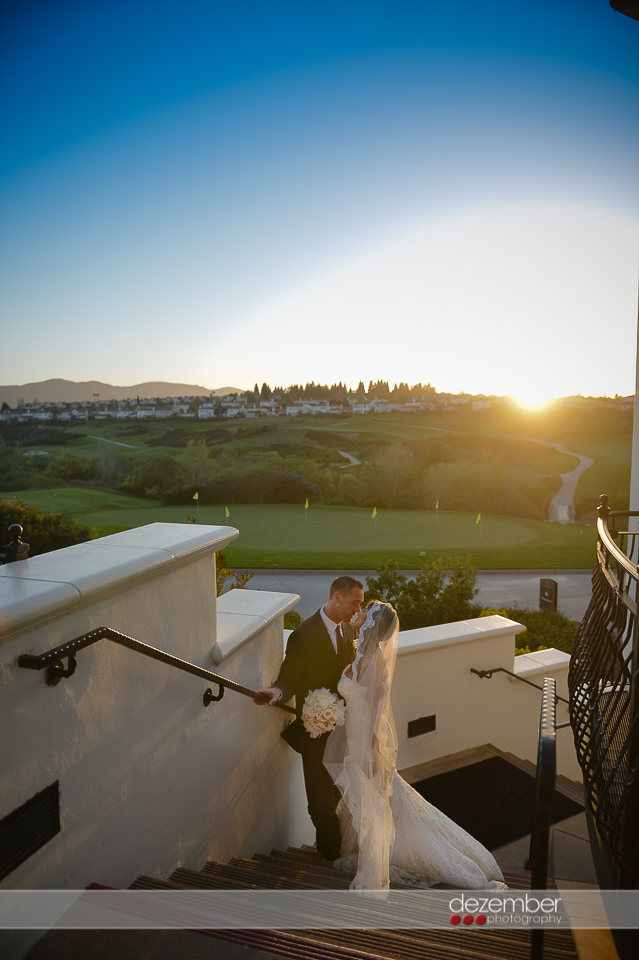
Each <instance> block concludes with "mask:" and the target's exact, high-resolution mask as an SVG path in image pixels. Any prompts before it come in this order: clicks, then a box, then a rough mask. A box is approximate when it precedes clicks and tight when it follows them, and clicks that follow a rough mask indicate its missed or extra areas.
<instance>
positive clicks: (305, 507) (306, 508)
mask: <svg viewBox="0 0 639 960" xmlns="http://www.w3.org/2000/svg"><path fill="white" fill-rule="evenodd" d="M304 509H305V510H308V497H307V498H306V503H305V504H304Z"/></svg>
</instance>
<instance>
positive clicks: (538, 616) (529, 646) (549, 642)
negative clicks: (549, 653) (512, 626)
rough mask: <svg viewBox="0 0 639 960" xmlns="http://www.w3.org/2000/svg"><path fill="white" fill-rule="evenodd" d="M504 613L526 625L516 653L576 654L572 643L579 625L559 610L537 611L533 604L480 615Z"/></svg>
mask: <svg viewBox="0 0 639 960" xmlns="http://www.w3.org/2000/svg"><path fill="white" fill-rule="evenodd" d="M494 614H501V616H502V617H508V619H509V620H516V621H517V622H518V623H523V624H524V626H525V627H526V631H525V633H520V634H518V636H517V640H516V643H517V646H516V648H515V655H516V656H519V655H520V654H522V653H534V652H535V650H547V649H548V648H549V647H554V648H555V650H563V651H564V653H572V645H573V642H574V639H575V634H576V633H577V626H578V624H576V623H575V621H574V620H569V619H568V617H566V616H564V614H563V613H560V612H559V611H558V610H535V609H533V608H532V607H504V608H502V609H501V610H488V609H486V610H482V611H481V612H480V613H479V616H480V617H491V616H493V615H494Z"/></svg>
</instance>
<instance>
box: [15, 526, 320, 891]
mask: <svg viewBox="0 0 639 960" xmlns="http://www.w3.org/2000/svg"><path fill="white" fill-rule="evenodd" d="M236 536H237V531H236V530H235V529H234V528H231V527H207V526H201V525H199V524H198V525H188V524H184V525H183V524H151V525H149V526H148V527H143V528H139V529H137V530H131V531H128V532H126V533H121V534H117V535H115V536H112V537H105V538H103V539H101V540H97V541H93V542H91V543H87V544H81V545H78V546H75V547H70V548H68V549H66V550H62V551H56V552H54V553H50V554H47V555H45V556H42V557H35V558H33V559H30V560H27V561H22V562H20V563H15V564H11V565H8V566H5V567H2V568H0V610H1V611H2V614H1V621H0V656H1V658H2V673H1V678H0V683H1V685H2V689H1V696H0V729H2V731H3V736H2V738H1V742H0V767H1V769H2V781H1V785H0V817H3V816H5V815H7V814H8V813H10V812H11V811H13V810H15V809H16V808H17V807H19V806H20V805H21V804H22V803H24V802H25V801H26V800H28V799H30V798H31V797H32V796H33V795H34V794H35V793H37V792H39V791H40V790H42V789H44V788H45V787H47V786H49V785H50V784H51V783H53V782H54V781H55V780H59V782H60V795H61V823H62V828H61V832H60V834H58V836H56V837H54V838H53V839H52V840H50V841H49V842H48V843H47V844H46V845H45V846H44V847H43V848H41V850H39V851H38V852H37V853H35V854H34V855H33V856H31V857H29V859H28V860H26V861H25V862H24V863H23V864H22V865H21V866H19V867H18V868H17V869H16V870H15V871H13V873H11V874H10V875H9V876H8V877H6V878H5V880H4V881H3V882H2V886H4V887H8V888H44V887H50V888H65V887H67V888H82V887H85V886H86V885H87V884H89V883H91V882H98V883H103V884H107V885H112V886H125V885H127V884H128V883H130V882H131V881H132V880H133V879H134V877H135V876H136V875H137V874H138V873H148V874H152V875H155V876H167V875H168V874H169V873H170V872H171V871H172V870H173V869H174V868H175V867H176V866H177V865H183V866H188V867H193V868H200V867H201V866H202V864H203V863H204V861H205V860H206V859H207V857H213V858H215V859H228V858H229V857H231V856H234V855H240V856H241V855H248V856H250V855H252V854H253V853H254V852H255V851H257V850H261V851H268V850H270V849H271V847H273V846H286V845H287V844H289V843H301V842H307V841H309V840H312V835H311V834H310V832H309V828H310V821H309V820H308V816H307V814H306V811H305V800H304V791H303V783H302V777H301V769H300V765H299V763H298V760H299V758H298V757H297V756H296V755H295V754H293V752H292V751H291V750H290V749H289V748H288V747H287V746H286V745H285V744H284V743H283V741H281V739H280V737H279V732H280V730H281V729H282V728H283V725H284V723H285V722H286V719H285V715H284V714H283V713H282V712H281V711H278V710H275V709H271V708H262V707H257V706H255V704H253V702H252V701H251V700H250V699H249V698H247V697H244V696H241V695H239V694H237V693H234V692H233V691H227V692H226V694H225V696H224V698H223V699H222V700H221V701H220V702H219V703H213V704H211V705H210V706H209V707H208V708H205V707H204V706H203V704H202V695H203V693H204V690H205V689H206V687H207V686H208V683H207V681H206V680H200V679H199V678H197V677H193V676H190V675H187V674H184V673H181V672H179V671H178V670H176V669H175V668H173V667H170V666H167V665H164V664H161V663H157V662H155V661H152V660H149V659H148V658H146V657H143V656H141V655H140V654H138V653H135V652H133V651H131V650H128V649H126V648H124V647H122V646H120V645H118V644H115V643H112V642H109V641H108V640H100V641H99V642H98V643H96V644H94V645H93V646H91V647H89V648H87V649H85V650H81V651H79V653H78V655H77V670H76V672H75V674H74V675H73V676H72V677H70V678H68V679H64V680H62V681H61V682H60V683H59V684H58V686H56V687H53V688H50V687H48V686H47V685H46V683H45V678H44V672H43V671H42V672H40V671H30V670H25V669H21V668H19V667H18V666H17V659H18V657H19V656H20V654H23V653H30V654H38V653H41V652H44V651H46V650H49V649H51V648H52V647H55V646H56V645H59V644H61V643H64V642H66V641H68V640H71V639H73V638H75V637H77V636H79V635H81V634H84V633H86V632H88V631H89V630H92V629H95V628H96V627H99V626H109V627H112V628H114V629H115V630H118V631H120V632H122V633H125V634H128V635H130V636H133V637H135V638H136V639H138V640H141V641H142V642H144V643H147V644H149V645H151V646H155V647H158V648H160V649H162V650H165V651H167V652H168V653H171V654H175V655H176V656H179V657H181V658H183V659H185V660H188V661H190V662H192V663H195V664H197V665H198V666H201V667H204V668H206V669H209V670H214V671H216V672H218V673H220V674H221V675H223V676H226V677H227V678H229V679H232V680H236V681H237V682H239V683H241V684H242V685H243V686H246V687H249V688H251V689H255V688H259V687H261V686H263V685H265V684H268V683H270V681H271V679H272V677H273V675H274V674H275V673H276V672H277V668H278V665H279V663H280V662H281V658H282V652H283V632H282V618H283V614H284V613H285V612H286V610H287V609H290V608H291V607H293V606H294V605H295V603H296V602H297V599H298V598H297V597H296V596H294V595H290V594H269V593H260V594H255V596H256V597H257V598H258V599H254V600H253V601H252V607H251V609H250V610H246V609H243V610H242V611H239V612H238V611H237V610H235V611H234V605H233V601H232V600H231V601H230V602H229V600H227V599H226V598H224V597H223V598H220V601H219V603H220V617H221V619H222V620H224V622H225V628H224V631H225V635H227V636H228V634H229V632H230V633H231V634H232V636H233V638H234V642H233V644H231V647H230V648H229V649H227V651H226V654H227V655H226V656H225V658H224V659H223V661H222V663H221V665H220V666H219V667H216V666H215V665H214V663H213V650H214V648H215V647H216V643H217V627H216V620H217V610H216V598H215V551H216V550H220V549H223V548H224V546H225V545H226V544H227V543H229V542H230V541H231V540H232V539H234V537H236ZM229 596H230V595H229ZM235 606H237V605H235ZM225 607H227V608H228V609H226V610H225ZM234 618H235V619H234ZM240 621H241V622H240ZM224 631H223V632H224ZM218 662H219V660H218Z"/></svg>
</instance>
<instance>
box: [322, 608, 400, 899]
mask: <svg viewBox="0 0 639 960" xmlns="http://www.w3.org/2000/svg"><path fill="white" fill-rule="evenodd" d="M398 633H399V622H398V619H397V614H396V613H395V611H394V610H393V608H392V607H391V606H390V605H389V604H383V603H375V604H373V605H372V606H371V607H369V610H368V614H367V619H366V621H365V623H364V624H363V626H362V628H361V630H360V641H359V643H358V645H357V654H356V657H355V660H354V662H353V664H352V668H351V670H352V676H348V671H347V672H346V675H344V676H343V677H342V679H341V680H340V683H339V687H338V689H339V692H340V693H341V694H342V696H343V697H344V699H345V700H346V702H347V710H346V722H345V724H344V726H341V727H335V729H334V730H333V732H332V733H331V735H330V737H329V738H328V742H327V744H326V750H325V752H324V765H325V766H326V767H327V769H328V771H329V773H330V774H331V776H332V778H333V780H334V781H335V783H336V785H337V787H338V789H339V791H340V793H341V794H342V797H343V801H342V804H341V806H342V807H344V806H346V808H347V811H348V813H349V814H350V818H351V821H352V827H351V828H350V829H349V830H348V831H347V832H346V836H345V837H344V842H343V847H342V854H343V855H345V854H346V855H348V854H353V853H355V852H356V851H357V856H358V862H357V875H356V877H355V880H354V881H353V883H352V884H351V886H352V887H353V889H360V890H380V889H388V883H389V862H390V852H391V850H392V847H393V842H394V839H395V828H394V824H393V815H392V811H391V806H390V798H391V794H392V790H393V776H394V774H395V769H396V762H397V737H396V735H395V726H394V723H393V715H392V710H391V706H390V689H391V683H392V680H393V671H394V669H395V659H396V657H397V636H398ZM340 813H341V815H342V816H341V820H342V824H344V821H345V817H344V814H345V813H346V810H344V809H342V810H341V811H340Z"/></svg>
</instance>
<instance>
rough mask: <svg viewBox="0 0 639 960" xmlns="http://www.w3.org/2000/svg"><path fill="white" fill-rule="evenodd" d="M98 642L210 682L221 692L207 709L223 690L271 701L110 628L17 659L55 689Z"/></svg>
mask: <svg viewBox="0 0 639 960" xmlns="http://www.w3.org/2000/svg"><path fill="white" fill-rule="evenodd" d="M98 640H112V641H113V642H114V643H119V644H121V645H122V646H123V647H128V649H129V650H135V652H136V653H141V654H143V655H144V656H145V657H150V658H151V659H152V660H159V661H160V662H161V663H166V664H168V665H169V666H170V667H177V669H178V670H183V671H184V672H185V673H191V674H193V676H195V677H201V678H202V679H203V680H209V681H211V683H214V684H216V686H217V687H218V690H219V693H217V694H216V695H214V694H213V691H212V690H211V689H210V687H209V689H208V690H206V692H205V694H204V696H203V698H202V699H203V703H204V706H205V707H208V705H209V704H210V703H212V702H213V701H217V700H221V699H222V697H223V696H224V690H225V689H227V688H228V689H229V690H234V691H235V692H236V693H241V694H243V695H244V696H245V697H251V699H252V700H261V701H262V702H264V703H267V702H268V697H266V696H264V695H263V694H260V693H259V691H257V690H250V689H249V688H248V687H243V686H242V685H241V684H239V683H235V681H234V680H227V678H226V677H220V676H219V675H218V674H217V673H213V672H212V671H211V670H205V669H204V667H198V666H196V665H195V664H194V663H189V662H188V660H181V659H180V657H174V656H173V654H171V653H165V651H164V650H158V649H157V647H150V646H149V645H148V644H146V643H141V642H140V640H135V639H134V638H133V637H127V636H126V634H124V633H118V631H117V630H112V629H111V628H110V627H98V628H97V630H91V631H90V632H89V633H84V634H83V635H82V636H81V637H76V638H75V640H69V641H68V642H67V643H63V644H61V645H60V646H59V647H54V648H53V649H52V650H47V651H46V653H40V654H38V655H33V654H30V653H23V654H22V655H21V656H20V657H18V666H19V667H24V668H25V669H27V670H45V669H46V671H47V673H46V678H45V679H46V682H47V685H48V686H50V687H55V686H56V684H58V683H60V680H62V679H63V677H71V676H72V675H73V674H74V673H75V669H76V666H77V661H76V656H75V655H76V653H77V652H78V650H83V649H84V648H85V647H89V646H91V644H93V643H97V641H98ZM65 659H66V660H67V663H68V666H67V668H66V669H65V667H64V663H63V660H65ZM274 706H276V707H277V708H278V709H279V710H285V711H286V712H287V713H293V714H294V713H295V710H294V709H293V707H287V706H286V705H284V704H279V703H277V704H274Z"/></svg>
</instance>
